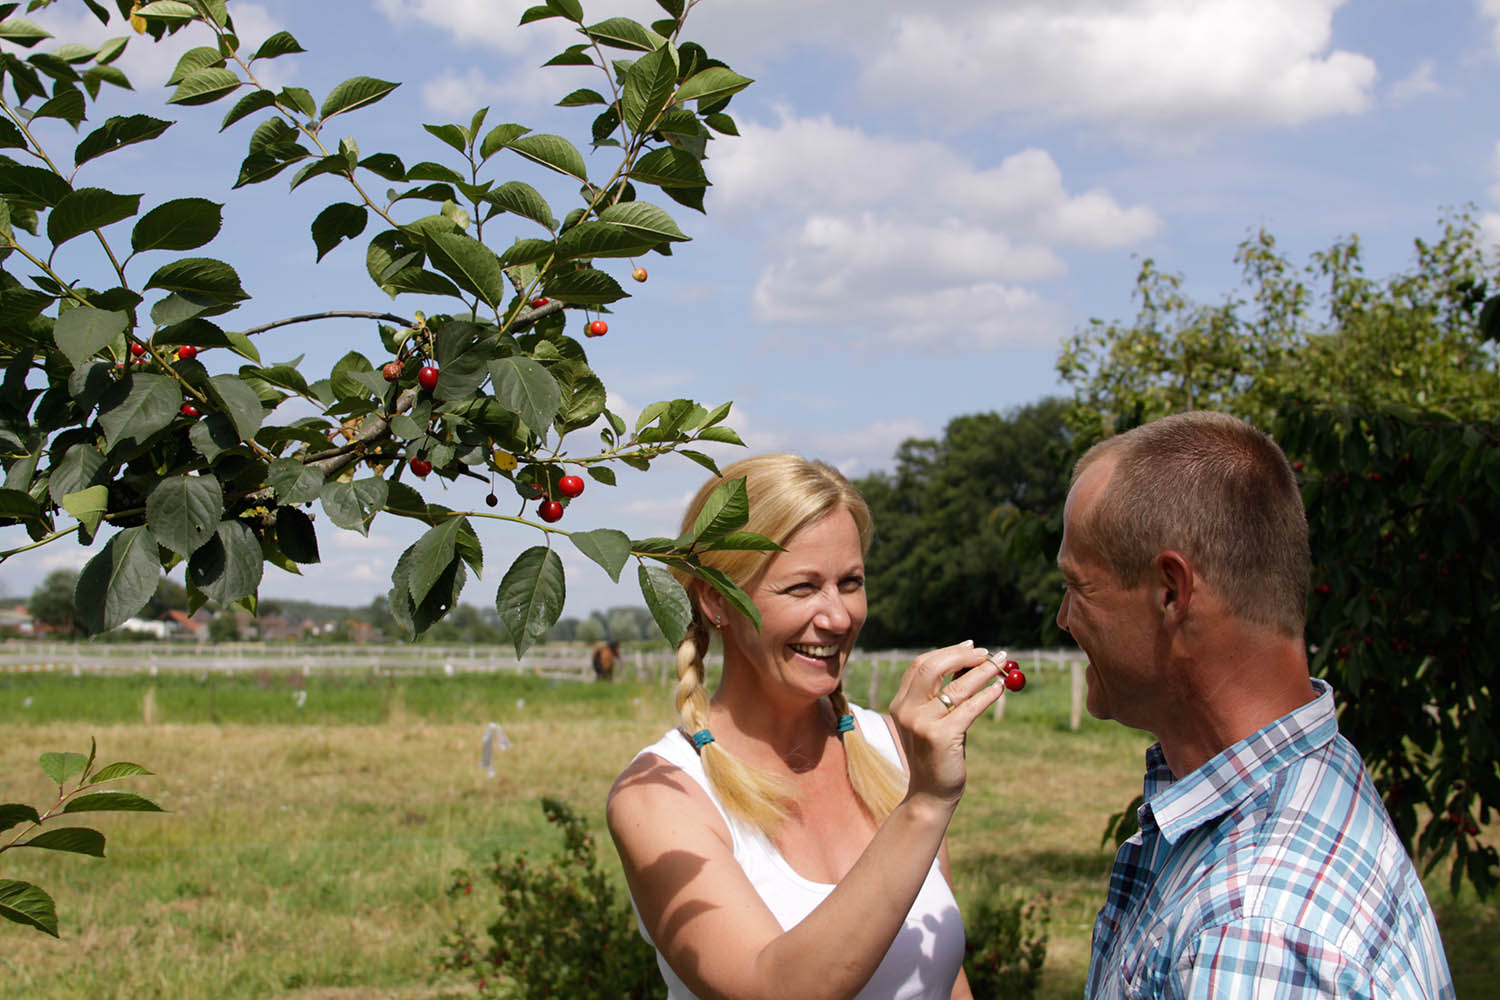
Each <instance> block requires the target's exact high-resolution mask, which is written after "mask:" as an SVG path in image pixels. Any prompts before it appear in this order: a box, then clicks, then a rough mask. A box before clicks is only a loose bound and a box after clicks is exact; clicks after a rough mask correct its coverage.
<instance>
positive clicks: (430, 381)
mask: <svg viewBox="0 0 1500 1000" xmlns="http://www.w3.org/2000/svg"><path fill="white" fill-rule="evenodd" d="M437 380H438V370H437V369H436V368H434V367H432V365H423V366H422V370H421V371H419V372H417V385H420V386H421V387H422V388H424V389H426V390H427V391H428V392H431V391H432V390H433V389H435V388H437Z"/></svg>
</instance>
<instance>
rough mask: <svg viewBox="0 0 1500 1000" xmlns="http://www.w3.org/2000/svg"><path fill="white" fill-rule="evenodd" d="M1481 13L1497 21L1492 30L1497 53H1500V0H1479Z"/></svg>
mask: <svg viewBox="0 0 1500 1000" xmlns="http://www.w3.org/2000/svg"><path fill="white" fill-rule="evenodd" d="M1479 13H1480V14H1481V15H1482V16H1484V17H1487V18H1489V19H1490V20H1491V21H1493V22H1495V23H1494V27H1493V28H1492V29H1491V30H1492V32H1493V41H1494V46H1495V54H1496V55H1500V0H1479Z"/></svg>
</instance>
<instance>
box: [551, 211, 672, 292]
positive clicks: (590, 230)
mask: <svg viewBox="0 0 1500 1000" xmlns="http://www.w3.org/2000/svg"><path fill="white" fill-rule="evenodd" d="M661 243H662V240H661V239H660V238H659V237H655V236H651V235H650V234H647V233H644V232H642V231H641V230H639V229H627V228H625V227H624V226H617V225H615V224H614V223H610V222H580V223H579V224H578V225H576V226H574V227H573V228H572V229H569V230H568V231H567V232H565V233H563V234H562V236H560V237H558V240H557V258H558V259H559V260H579V259H588V258H593V257H639V256H640V255H641V254H643V253H646V252H647V251H649V250H652V249H654V248H655V247H658V246H660V245H661ZM563 277H566V275H564V276H563ZM616 287H617V288H618V287H619V286H618V285H616ZM549 291H550V286H549ZM623 294H624V292H623V290H621V295H622V296H623ZM559 297H561V296H559ZM611 301H613V300H611Z"/></svg>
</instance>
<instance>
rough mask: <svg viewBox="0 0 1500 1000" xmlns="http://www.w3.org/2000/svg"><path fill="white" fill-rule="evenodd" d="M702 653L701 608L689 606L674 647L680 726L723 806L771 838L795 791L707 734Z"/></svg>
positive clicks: (705, 646)
mask: <svg viewBox="0 0 1500 1000" xmlns="http://www.w3.org/2000/svg"><path fill="white" fill-rule="evenodd" d="M707 652H708V628H707V627H706V626H705V625H704V624H703V619H702V615H701V613H700V612H698V611H697V610H694V612H693V621H692V624H690V625H689V626H688V631H687V635H685V636H684V637H683V639H682V642H681V643H679V644H678V646H677V695H676V701H677V714H678V715H679V716H680V717H681V719H682V728H683V730H684V731H685V732H686V733H687V734H688V736H689V738H690V739H692V741H693V745H694V746H696V747H697V748H698V756H699V757H701V758H702V760H703V770H704V771H705V772H706V773H707V774H708V780H709V783H710V784H712V785H713V789H714V792H715V793H716V794H717V795H718V796H719V801H720V802H722V803H723V804H724V808H725V809H727V810H729V813H730V815H732V816H735V817H737V818H738V819H741V820H744V821H745V822H747V823H749V824H750V825H752V826H754V827H756V828H757V829H759V830H760V831H761V832H763V833H764V834H765V835H766V837H767V838H769V839H775V837H776V832H777V830H779V829H780V828H781V824H782V822H783V821H784V820H785V819H786V817H787V814H788V812H789V809H790V806H791V804H792V802H793V801H794V800H795V799H796V790H795V789H794V788H793V787H792V785H791V783H790V782H788V781H786V780H785V779H783V778H779V777H777V776H776V775H774V774H767V773H766V772H765V771H762V770H760V769H759V768H756V767H752V766H750V765H749V764H746V763H745V762H744V761H742V760H740V759H739V758H738V757H735V756H734V755H733V754H731V753H730V752H729V751H727V750H725V749H724V748H723V747H721V746H719V745H718V744H717V743H715V742H714V741H713V738H712V736H711V735H709V734H708V694H707V692H706V691H705V689H704V669H703V657H704V654H705V653H707Z"/></svg>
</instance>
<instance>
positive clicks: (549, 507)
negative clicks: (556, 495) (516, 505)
mask: <svg viewBox="0 0 1500 1000" xmlns="http://www.w3.org/2000/svg"><path fill="white" fill-rule="evenodd" d="M536 513H537V516H538V517H540V518H541V519H542V520H543V521H546V522H547V523H548V524H551V523H552V522H554V521H560V520H562V516H563V505H562V504H560V503H558V502H557V501H556V500H543V501H542V505H541V506H540V507H538V508H537V509H536Z"/></svg>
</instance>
